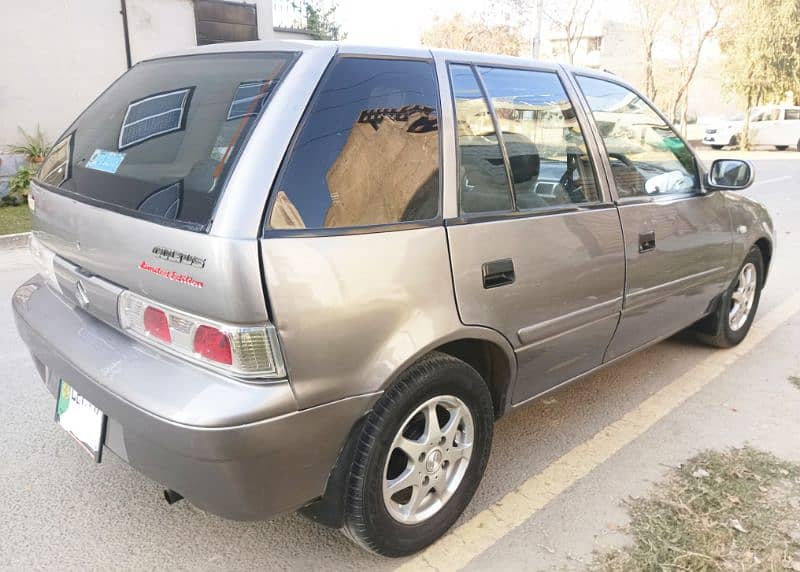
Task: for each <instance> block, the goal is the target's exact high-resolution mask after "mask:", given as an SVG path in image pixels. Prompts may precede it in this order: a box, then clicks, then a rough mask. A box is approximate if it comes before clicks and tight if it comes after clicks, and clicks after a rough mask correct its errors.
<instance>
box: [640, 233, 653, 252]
mask: <svg viewBox="0 0 800 572" xmlns="http://www.w3.org/2000/svg"><path fill="white" fill-rule="evenodd" d="M655 249H656V233H655V232H644V233H640V234H639V252H650V251H651V250H655Z"/></svg>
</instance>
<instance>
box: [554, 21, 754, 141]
mask: <svg viewBox="0 0 800 572" xmlns="http://www.w3.org/2000/svg"><path fill="white" fill-rule="evenodd" d="M573 42H575V43H576V44H577V45H576V48H575V54H574V57H573V63H574V65H576V66H582V67H588V68H593V69H599V70H605V71H608V72H611V73H613V74H614V75H617V76H619V77H621V78H624V79H625V80H626V81H628V82H630V83H631V84H633V85H634V86H636V87H637V88H638V89H640V90H641V91H642V92H644V91H645V52H644V45H643V43H642V39H641V33H640V30H639V29H638V28H637V26H636V25H635V24H633V23H631V22H621V21H615V20H600V19H597V20H590V21H588V22H587V23H586V28H585V29H584V32H583V34H582V35H581V36H580V37H579V38H575V39H574V40H573ZM674 53H675V52H674V50H670V49H669V46H662V47H661V49H660V50H658V51H657V53H655V54H654V61H653V66H654V68H655V69H656V70H657V72H656V73H657V77H656V83H657V84H660V85H661V89H662V92H661V95H660V96H657V97H656V103H657V104H658V105H659V106H660V108H661V110H662V111H665V112H667V111H668V105H667V102H666V101H665V96H666V94H667V93H668V92H669V91H670V90H671V86H670V85H668V83H669V79H670V78H671V77H677V74H678V65H677V61H676V60H675V56H674ZM541 56H542V59H545V60H551V61H558V62H568V61H569V55H568V53H567V41H566V38H565V37H564V36H563V35H562V34H559V33H558V32H555V31H552V30H551V31H545V33H544V34H543V35H542V46H541ZM722 67H723V66H722V54H721V52H720V49H719V44H718V43H717V42H716V41H714V40H713V39H712V40H710V41H708V42H707V43H706V45H705V46H704V48H703V52H702V53H701V57H700V63H699V65H698V69H697V72H696V74H695V77H694V79H693V80H692V84H691V86H690V89H689V117H690V120H696V121H699V122H703V121H712V120H716V119H721V118H723V117H732V116H733V115H735V114H736V113H737V111H740V110H738V108H737V106H736V103H735V102H734V101H733V99H732V98H731V97H729V96H727V95H726V94H725V93H724V92H723V90H722ZM670 119H672V118H670ZM693 131H694V130H692V129H690V130H689V134H690V136H689V138H690V139H692V138H702V129H701V130H700V131H698V132H697V133H694V132H693Z"/></svg>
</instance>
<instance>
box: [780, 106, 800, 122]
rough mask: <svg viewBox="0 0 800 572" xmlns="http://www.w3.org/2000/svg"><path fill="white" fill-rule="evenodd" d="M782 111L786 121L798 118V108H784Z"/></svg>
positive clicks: (799, 118)
mask: <svg viewBox="0 0 800 572" xmlns="http://www.w3.org/2000/svg"><path fill="white" fill-rule="evenodd" d="M783 113H784V116H783V117H784V119H785V120H786V121H798V120H800V109H786V110H785V111H784V112H783Z"/></svg>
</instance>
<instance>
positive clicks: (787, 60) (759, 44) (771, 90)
mask: <svg viewBox="0 0 800 572" xmlns="http://www.w3.org/2000/svg"><path fill="white" fill-rule="evenodd" d="M733 4H734V6H733V10H732V11H731V14H730V18H729V19H728V21H727V22H726V24H725V27H724V28H723V29H722V30H721V31H720V46H721V47H722V51H723V53H724V54H725V56H726V59H725V74H724V78H725V80H724V83H725V87H726V88H727V89H729V90H730V91H733V92H734V93H736V94H737V95H739V96H740V97H741V98H742V99H743V100H744V102H745V103H746V105H747V108H748V110H749V109H750V108H752V107H754V106H757V105H760V104H763V103H777V102H780V101H781V100H783V99H784V97H785V96H786V92H787V91H792V92H793V93H794V99H795V102H796V103H797V102H798V101H800V0H733ZM747 134H748V129H747V127H745V131H744V138H745V141H743V143H744V144H746V143H747Z"/></svg>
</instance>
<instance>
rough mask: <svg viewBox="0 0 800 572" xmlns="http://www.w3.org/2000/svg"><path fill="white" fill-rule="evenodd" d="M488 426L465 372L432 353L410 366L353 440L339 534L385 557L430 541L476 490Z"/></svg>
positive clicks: (482, 388)
mask: <svg viewBox="0 0 800 572" xmlns="http://www.w3.org/2000/svg"><path fill="white" fill-rule="evenodd" d="M451 406H452V408H450V407H451ZM493 425H494V409H493V407H492V397H491V395H490V393H489V388H488V387H487V385H486V383H485V382H484V380H483V379H482V378H481V376H480V375H479V374H478V372H476V371H475V370H474V369H473V368H472V367H470V366H469V365H467V364H466V363H464V362H463V361H461V360H459V359H456V358H454V357H452V356H449V355H446V354H443V353H439V352H432V353H430V354H428V355H427V356H425V357H424V358H422V359H421V360H420V361H418V362H417V363H415V364H414V365H412V366H411V367H410V368H409V369H408V370H407V371H406V372H405V373H404V374H403V375H402V377H401V378H400V379H398V380H397V381H396V382H395V383H394V384H393V385H392V386H391V387H390V388H389V389H388V390H387V391H386V392H385V393H384V394H383V396H382V397H381V398H380V399H379V400H378V402H377V403H376V404H375V407H374V408H373V410H372V412H371V413H370V414H369V415H368V417H367V420H366V422H365V423H364V427H363V429H362V430H361V434H360V435H359V436H358V442H357V444H356V451H355V459H354V462H353V465H352V468H351V469H350V475H349V477H348V479H347V486H346V492H345V495H346V498H345V514H344V526H343V528H342V532H344V534H345V535H346V536H348V537H349V538H350V539H351V540H353V541H354V542H355V543H356V544H358V545H359V546H361V547H363V548H365V549H367V550H369V551H371V552H374V553H376V554H381V555H383V556H392V557H398V556H406V555H409V554H413V553H414V552H417V551H419V550H422V549H423V548H425V547H426V546H428V545H429V544H431V543H433V542H434V541H436V540H437V539H438V538H439V537H441V536H442V535H443V534H444V533H445V532H447V530H448V529H449V528H450V527H451V526H452V525H453V523H454V522H455V521H456V519H458V517H459V516H460V515H461V513H462V512H463V511H464V508H466V506H467V504H469V502H470V500H472V496H473V495H474V494H475V490H476V489H477V488H478V484H479V483H480V480H481V478H482V477H483V472H484V469H485V468H486V463H487V461H488V459H489V450H490V448H491V443H492V432H493ZM429 439H430V441H429ZM412 455H413V458H412ZM406 484H407V487H406V488H404V487H403V486H402V485H406ZM445 485H446V486H445ZM437 488H438V489H439V490H437Z"/></svg>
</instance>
